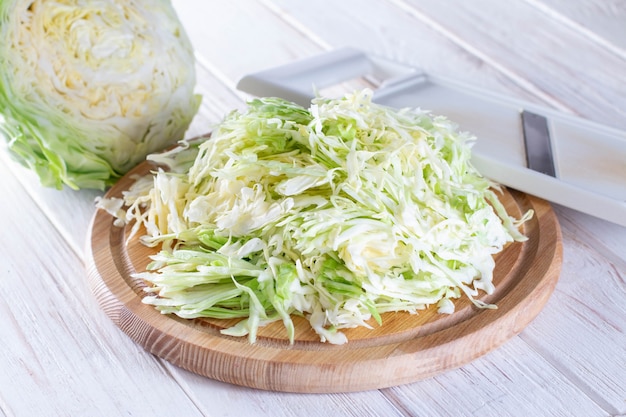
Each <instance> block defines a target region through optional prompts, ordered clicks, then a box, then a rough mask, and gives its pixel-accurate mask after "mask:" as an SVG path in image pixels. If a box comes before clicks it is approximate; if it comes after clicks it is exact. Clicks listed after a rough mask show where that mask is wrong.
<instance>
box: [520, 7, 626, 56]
mask: <svg viewBox="0 0 626 417" xmlns="http://www.w3.org/2000/svg"><path fill="white" fill-rule="evenodd" d="M525 1H526V2H528V3H529V4H531V5H532V6H533V7H536V8H537V9H539V10H541V11H542V12H543V13H547V14H549V15H551V17H552V18H554V19H557V20H559V21H561V22H562V23H563V24H565V25H568V26H571V27H572V28H573V29H574V30H578V31H581V32H583V34H584V35H585V36H587V37H589V38H590V40H592V41H594V42H596V43H598V44H599V45H601V46H602V47H605V48H607V49H608V50H610V51H611V52H613V53H615V54H617V55H620V56H622V57H626V2H624V0H595V1H593V0H592V1H590V0H525Z"/></svg>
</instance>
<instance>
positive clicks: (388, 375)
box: [86, 162, 562, 393]
mask: <svg viewBox="0 0 626 417" xmlns="http://www.w3.org/2000/svg"><path fill="white" fill-rule="evenodd" d="M150 168H151V165H150V164H149V163H146V162H145V163H143V164H140V165H139V166H138V167H137V168H135V169H134V170H132V171H131V172H130V173H129V174H127V175H126V176H125V177H124V178H122V180H120V182H118V184H116V185H115V186H114V187H113V188H111V189H110V190H109V191H108V193H107V197H110V196H114V195H119V194H120V193H121V191H122V190H124V189H125V188H126V187H127V186H128V184H129V183H130V182H132V180H131V179H130V178H131V177H132V176H133V174H137V173H146V172H148V171H149V169H150ZM507 192H508V193H510V194H507V195H510V196H512V198H513V199H514V201H515V204H516V205H518V206H520V207H522V209H523V210H525V209H528V208H531V209H533V210H534V211H535V216H534V217H533V219H531V220H530V221H529V222H528V223H527V225H528V226H527V227H526V229H527V230H526V233H527V234H528V235H529V240H528V241H527V242H524V243H516V245H522V246H523V249H520V253H521V254H522V255H519V256H518V258H520V259H516V260H515V263H516V265H517V264H518V263H519V262H520V261H521V262H522V263H523V268H522V269H523V270H522V271H517V272H516V274H518V275H519V276H516V278H518V279H517V280H516V281H514V282H513V284H512V285H513V287H512V288H511V289H509V290H508V291H507V292H506V293H504V294H503V295H502V297H501V298H500V299H499V300H498V303H497V304H498V309H497V310H481V311H478V310H476V311H475V312H474V313H473V314H470V315H469V316H468V317H467V318H466V319H463V320H462V321H460V322H459V323H455V324H454V325H452V326H450V327H444V328H442V329H438V330H435V331H432V332H430V333H428V334H425V335H421V336H419V335H418V336H416V337H414V338H408V339H407V338H404V340H397V337H396V338H392V339H393V340H392V341H389V340H385V337H384V336H383V337H382V338H380V337H379V338H378V340H376V342H375V343H374V342H372V341H371V340H370V339H367V338H365V339H364V341H349V342H348V343H347V344H345V345H341V346H334V345H329V344H322V343H321V342H318V343H316V344H315V345H311V344H310V343H304V344H302V343H301V344H298V345H295V346H288V345H285V344H279V345H275V344H273V343H264V340H263V338H260V339H259V342H257V343H256V344H255V345H250V344H249V343H248V341H247V339H245V338H233V337H229V336H223V335H221V334H219V332H217V331H215V330H212V331H207V329H206V328H203V327H199V326H197V325H192V323H193V321H189V320H183V319H178V318H175V317H171V316H166V315H162V314H161V313H159V312H158V311H157V310H155V309H154V308H153V307H152V306H149V305H146V304H143V303H142V302H141V298H140V297H139V295H138V294H137V292H136V291H135V290H134V289H132V288H130V286H128V284H127V283H126V281H125V279H124V278H123V277H122V275H123V274H126V273H129V271H128V268H129V259H124V256H127V253H126V252H125V249H124V248H123V246H120V236H119V234H120V233H123V229H122V228H119V227H116V226H114V225H113V220H114V219H113V217H112V216H111V215H109V214H108V213H106V212H105V211H103V210H97V211H96V213H95V214H94V216H93V218H92V222H91V226H90V234H89V238H88V241H87V246H88V247H87V251H86V252H87V256H88V259H87V274H88V278H89V283H90V286H91V289H92V292H93V293H94V295H95V298H96V299H97V301H98V303H99V304H100V306H101V308H102V309H103V310H104V311H105V313H106V314H107V315H108V316H109V318H110V319H111V320H112V321H113V322H114V323H115V324H116V325H117V326H118V327H119V328H120V329H121V330H122V331H123V332H125V333H126V334H127V335H128V336H129V337H130V338H131V339H132V340H134V341H135V342H136V343H137V344H139V345H140V346H142V347H143V348H144V349H146V350H147V351H149V352H150V353H152V354H154V355H156V356H158V357H160V358H162V359H165V360H167V361H169V362H171V363H172V364H174V365H176V366H179V367H181V368H184V369H187V370H189V371H192V372H195V373H197V374H200V375H203V376H206V377H209V378H212V379H217V380H220V381H224V382H228V383H232V384H236V385H242V386H247V387H251V388H258V389H264V390H273V391H285V392H308V393H331V392H353V391H363V390H370V389H380V388H386V387H390V386H395V385H401V384H405V383H410V382H415V381H417V380H420V379H424V378H427V377H430V376H433V375H436V374H438V373H441V372H444V371H447V370H450V369H454V368H457V367H460V366H462V365H465V364H467V363H469V362H470V361H472V360H474V359H476V358H478V357H480V356H482V355H484V354H486V353H487V352H489V351H491V350H493V349H496V348H497V347H499V346H500V345H502V344H503V343H504V342H506V341H507V340H509V339H510V338H512V337H514V336H516V335H517V334H519V333H520V332H521V331H522V330H523V329H524V328H525V327H526V326H527V325H528V324H529V323H530V322H531V321H532V320H533V319H534V318H535V317H536V315H537V314H538V313H539V312H540V311H541V309H542V308H543V306H544V305H545V303H546V302H547V301H548V299H549V297H550V295H551V294H552V292H553V290H554V287H555V286H556V283H557V281H558V277H559V274H560V269H561V263H562V240H561V231H560V227H559V223H558V220H557V218H556V215H555V213H554V212H553V210H552V208H551V206H550V204H549V203H547V202H546V201H544V200H541V199H539V198H536V197H533V196H530V195H526V194H523V193H520V192H516V191H514V190H509V191H507ZM516 268H517V269H520V268H519V266H518V267H516ZM388 314H390V313H388ZM455 314H456V313H455ZM486 315H489V316H486Z"/></svg>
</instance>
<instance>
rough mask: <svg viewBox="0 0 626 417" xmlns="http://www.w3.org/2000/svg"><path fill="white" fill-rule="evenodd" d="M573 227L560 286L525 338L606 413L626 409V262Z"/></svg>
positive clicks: (566, 234) (567, 239)
mask: <svg viewBox="0 0 626 417" xmlns="http://www.w3.org/2000/svg"><path fill="white" fill-rule="evenodd" d="M573 230H574V232H570V230H569V228H564V230H563V234H564V241H565V245H564V260H563V270H562V273H561V277H560V280H559V283H558V285H557V287H556V291H555V293H554V294H553V296H552V298H551V300H550V302H549V303H548V305H547V306H546V307H545V309H544V310H543V312H542V313H541V315H540V316H539V317H538V318H537V319H536V320H535V321H534V322H533V323H532V324H531V325H530V326H529V327H528V328H527V329H526V330H525V331H524V332H523V333H522V335H521V337H522V338H523V340H524V341H526V342H527V343H529V344H530V345H532V347H533V349H535V350H536V351H537V352H539V353H540V354H541V355H542V356H543V357H545V358H546V359H547V360H548V361H550V362H551V363H552V365H553V366H554V367H555V368H556V369H558V370H559V371H561V372H562V373H563V374H564V375H565V376H567V377H568V378H569V379H570V380H572V381H574V382H575V383H576V384H577V385H578V386H580V387H581V389H583V390H584V391H585V392H586V393H587V395H588V396H590V397H591V398H593V399H594V400H596V401H597V402H598V404H600V405H601V406H603V407H604V408H605V409H606V410H607V412H609V413H610V414H619V413H626V386H625V385H624V381H626V304H625V303H624V294H625V293H626V264H625V263H624V262H621V261H620V264H616V263H611V262H608V261H607V260H606V258H605V257H604V256H603V254H602V253H601V251H602V246H595V245H596V242H594V241H591V242H590V241H586V240H585V239H580V235H579V234H578V230H577V229H573Z"/></svg>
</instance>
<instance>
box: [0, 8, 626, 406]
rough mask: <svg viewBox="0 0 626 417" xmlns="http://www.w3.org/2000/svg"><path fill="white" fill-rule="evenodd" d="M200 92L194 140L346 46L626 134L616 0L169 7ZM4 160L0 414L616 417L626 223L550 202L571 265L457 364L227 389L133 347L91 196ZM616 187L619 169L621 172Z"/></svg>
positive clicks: (623, 37) (621, 19)
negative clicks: (256, 95) (498, 334)
mask: <svg viewBox="0 0 626 417" xmlns="http://www.w3.org/2000/svg"><path fill="white" fill-rule="evenodd" d="M175 7H176V8H177V10H178V12H179V15H180V18H181V20H182V21H183V23H184V25H185V27H186V29H187V31H188V34H189V36H190V37H191V39H192V42H193V44H194V46H195V48H196V50H197V71H198V91H199V92H200V93H201V94H203V96H204V100H203V104H202V107H201V110H200V113H199V114H198V116H197V118H196V119H195V121H194V123H193V126H192V128H191V129H190V131H189V132H188V135H189V136H195V135H198V134H202V133H205V132H207V131H208V130H210V128H211V124H212V123H214V122H216V121H218V120H220V119H221V118H222V116H223V115H224V114H225V113H226V112H227V111H229V110H231V109H233V108H236V107H238V106H241V104H242V103H243V102H244V100H245V99H246V98H247V97H246V95H244V94H243V93H241V92H239V91H237V90H236V89H235V85H236V82H237V81H238V80H239V79H240V78H241V77H242V76H243V75H244V74H247V73H251V72H255V71H258V70H261V69H265V68H269V67H273V66H276V65H280V64H284V63H288V62H291V61H293V60H295V59H298V58H304V57H308V56H311V55H314V54H317V53H320V52H323V51H326V50H330V49H333V48H337V47H341V46H353V47H357V48H360V49H362V50H365V51H367V52H371V53H374V54H378V55H381V56H383V57H387V58H391V59H394V60H397V61H400V62H403V63H406V64H409V65H418V66H421V67H422V68H424V69H425V70H427V71H429V72H432V73H436V74H439V75H443V76H446V77H452V78H455V79H458V80H460V81H462V82H466V83H473V84H475V85H477V86H479V87H481V88H486V89H489V90H492V91H495V92H497V93H503V94H508V95H510V96H512V97H516V98H520V99H523V100H529V101H532V102H536V103H540V104H543V105H546V106H549V107H554V108H557V109H560V110H562V111H564V112H567V113H573V114H577V115H579V116H582V117H584V118H587V119H590V120H593V121H596V122H601V123H603V124H607V125H610V126H613V127H617V128H620V129H625V130H626V2H625V1H624V0H509V1H500V0H481V1H478V0H476V1H472V0H470V1H461V0H453V1H440V0H387V1H383V0H343V1H331V0H317V1H287V0H263V1H253V0H233V1H211V2H208V1H207V2H199V1H193V2H192V1H191V0H177V1H175ZM1 161H2V163H1V164H0V176H1V178H2V180H1V181H0V195H2V204H1V205H0V210H1V214H0V230H1V235H2V238H1V240H0V341H1V346H0V369H1V370H2V371H0V416H100V415H101V416H131V415H132V416H201V415H204V416H238V417H239V416H344V415H345V416H448V415H449V416H464V415H467V416H474V415H481V416H509V415H510V416H585V417H590V416H618V415H620V416H626V228H624V227H620V226H616V225H613V224H610V223H608V222H605V221H602V220H599V219H597V218H593V217H591V216H588V215H584V214H581V213H579V212H576V211H574V210H572V209H568V208H564V207H558V206H555V210H556V212H557V214H558V217H559V220H560V223H561V227H562V231H563V245H564V263H563V269H562V275H561V278H560V281H559V283H558V285H557V288H556V291H555V292H554V294H553V296H552V297H551V299H550V301H549V302H548V304H547V305H546V307H545V308H544V310H543V311H542V312H541V314H540V315H539V316H538V317H537V318H536V319H535V320H534V321H533V322H532V323H531V325H530V326H529V327H527V328H526V329H525V330H524V331H523V332H522V333H521V334H520V335H519V336H518V337H515V338H513V339H512V340H510V341H509V342H507V343H506V344H505V345H504V346H502V347H501V348H499V349H497V350H495V351H493V352H492V353H489V354H487V355H486V356H484V357H482V358H480V359H478V360H476V361H474V362H472V363H470V364H468V365H466V366H464V367H462V368H460V369H457V370H454V371H450V372H447V373H444V374H441V375H439V376H436V377H433V378H430V379H427V380H423V381H420V382H417V383H414V384H410V385H405V386H399V387H395V388H389V389H383V390H379V391H370V392H360V393H352V394H333V395H317V394H315V395H303V394H285V393H275V392H265V391H256V390H253V389H248V388H243V387H238V386H231V385H228V384H224V383H221V382H217V381H214V380H210V379H207V378H203V377H200V376H197V375H194V374H192V373H189V372H186V371H183V370H181V369H178V368H176V367H174V366H172V365H171V364H169V363H167V362H165V361H162V360H160V359H158V358H156V357H154V356H152V355H150V354H148V353H146V352H145V351H143V350H142V349H141V348H140V347H138V346H137V345H135V344H134V343H133V342H132V341H131V340H130V339H129V338H128V337H126V335H125V334H123V333H122V332H121V331H120V330H118V328H117V327H115V326H114V325H113V324H112V322H111V321H110V320H109V319H108V317H107V316H106V315H105V314H104V313H103V312H102V311H101V309H100V308H99V306H98V305H97V303H96V301H95V299H94V297H93V296H92V294H91V292H90V290H89V287H88V284H87V279H86V272H85V268H84V259H85V248H84V245H85V242H86V237H87V233H88V229H89V221H90V219H91V217H92V215H93V213H94V203H93V201H94V198H95V197H96V196H97V195H100V194H101V193H100V192H95V191H79V192H75V191H70V190H64V191H56V190H51V189H44V188H42V187H41V186H39V184H38V181H37V180H36V179H35V178H34V177H33V175H32V174H30V173H28V172H26V171H25V170H24V169H23V168H21V167H19V166H17V165H16V164H14V163H13V162H10V161H9V160H8V158H7V155H6V152H5V151H4V150H3V152H2V159H1ZM624 180H625V181H626V178H625V179H624Z"/></svg>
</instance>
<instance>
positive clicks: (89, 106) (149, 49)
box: [0, 0, 200, 189]
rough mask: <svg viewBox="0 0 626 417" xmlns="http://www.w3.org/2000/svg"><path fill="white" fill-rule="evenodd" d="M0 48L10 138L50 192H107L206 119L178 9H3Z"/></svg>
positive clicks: (166, 5)
mask: <svg viewBox="0 0 626 417" xmlns="http://www.w3.org/2000/svg"><path fill="white" fill-rule="evenodd" d="M0 39H2V42H1V43H0V136H4V138H5V140H6V142H7V144H8V149H9V152H10V153H11V155H12V156H13V157H14V158H15V159H16V160H18V161H19V162H20V163H21V164H23V165H25V166H26V167H28V168H30V169H32V170H34V171H35V172H36V173H37V174H38V176H39V178H40V180H41V183H42V184H43V185H45V186H49V187H56V188H59V189H60V188H63V185H64V184H65V185H67V186H69V187H71V188H74V189H78V188H96V189H104V188H106V187H107V186H109V185H111V184H113V183H114V182H115V181H116V180H117V179H118V178H119V177H120V176H122V175H123V174H124V173H126V172H127V171H128V170H130V169H131V168H132V167H133V166H135V165H136V164H137V163H138V162H140V161H142V160H143V159H144V158H145V156H146V155H147V154H149V153H152V152H155V151H158V150H160V149H163V148H164V147H166V146H167V145H168V144H171V143H173V142H175V141H177V140H180V139H182V138H183V136H184V133H185V131H186V130H187V128H188V126H189V124H190V123H191V120H192V119H193V117H194V116H195V114H196V112H197V111H198V107H199V104H200V97H199V96H198V95H195V94H194V92H193V90H194V88H195V83H196V74H195V68H194V65H195V61H194V55H193V49H192V46H191V43H190V41H189V39H188V38H187V35H186V33H185V31H184V28H183V27H182V25H181V22H180V21H179V19H178V17H177V15H176V13H175V11H174V9H173V8H172V6H171V4H170V2H169V0H133V1H127V0H2V1H0Z"/></svg>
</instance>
